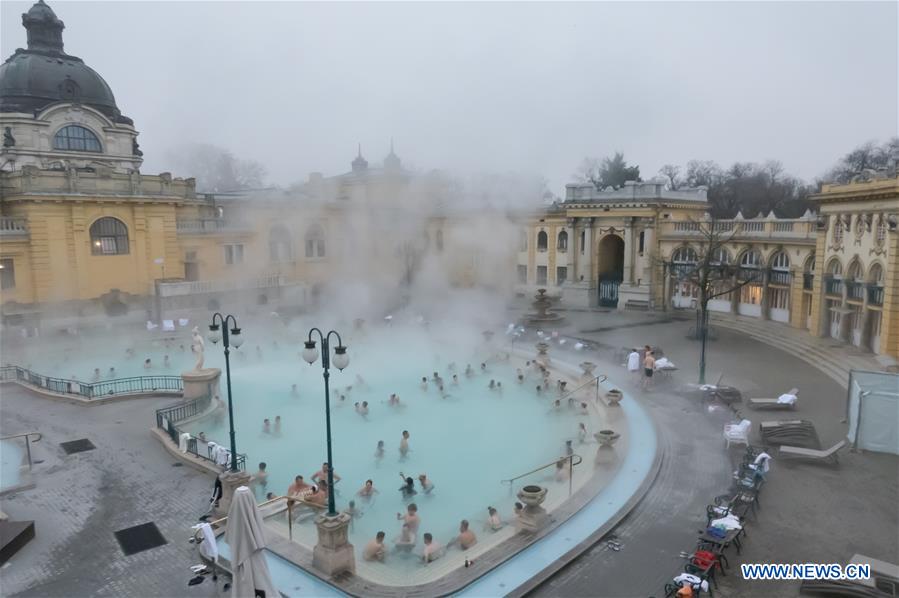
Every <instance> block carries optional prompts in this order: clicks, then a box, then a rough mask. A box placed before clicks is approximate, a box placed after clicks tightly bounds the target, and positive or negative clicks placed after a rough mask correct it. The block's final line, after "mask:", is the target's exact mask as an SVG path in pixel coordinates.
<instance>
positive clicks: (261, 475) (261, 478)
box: [252, 462, 268, 495]
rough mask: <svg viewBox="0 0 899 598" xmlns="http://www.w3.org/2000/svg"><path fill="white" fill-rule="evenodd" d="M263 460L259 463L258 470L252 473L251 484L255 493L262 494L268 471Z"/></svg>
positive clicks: (266, 483) (266, 484)
mask: <svg viewBox="0 0 899 598" xmlns="http://www.w3.org/2000/svg"><path fill="white" fill-rule="evenodd" d="M265 468H266V465H265V462H262V463H260V464H259V470H258V471H257V472H256V473H255V474H253V479H252V484H253V488H254V489H255V490H256V494H259V495H264V494H265V488H266V486H268V472H267V471H265Z"/></svg>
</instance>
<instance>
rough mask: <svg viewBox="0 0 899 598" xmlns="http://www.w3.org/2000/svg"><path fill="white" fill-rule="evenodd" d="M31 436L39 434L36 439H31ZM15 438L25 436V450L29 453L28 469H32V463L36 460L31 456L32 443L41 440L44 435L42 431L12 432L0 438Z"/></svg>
mask: <svg viewBox="0 0 899 598" xmlns="http://www.w3.org/2000/svg"><path fill="white" fill-rule="evenodd" d="M29 436H37V438H35V439H34V440H32V439H30V438H29ZM13 438H25V452H26V453H27V455H28V471H31V467H32V465H34V462H33V460H32V458H31V443H32V442H40V441H41V438H43V436H42V435H41V433H40V432H25V433H24V434H10V435H9V436H2V437H0V440H12V439H13Z"/></svg>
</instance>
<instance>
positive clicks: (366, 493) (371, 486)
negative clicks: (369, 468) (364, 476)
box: [356, 480, 378, 498]
mask: <svg viewBox="0 0 899 598" xmlns="http://www.w3.org/2000/svg"><path fill="white" fill-rule="evenodd" d="M375 494H378V490H377V488H375V483H374V482H373V481H371V480H365V485H364V486H362V488H360V489H359V492H357V493H356V495H357V496H361V497H362V498H371V497H373V496H374V495H375Z"/></svg>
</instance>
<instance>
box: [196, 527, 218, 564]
mask: <svg viewBox="0 0 899 598" xmlns="http://www.w3.org/2000/svg"><path fill="white" fill-rule="evenodd" d="M194 529H199V530H200V531H202V532H203V541H202V542H201V543H200V554H202V555H203V556H204V557H206V558H207V559H209V560H210V561H212V562H213V563H215V562H216V561H217V560H218V556H219V546H218V543H216V541H215V533H213V531H212V526H210V525H209V524H208V523H201V524H200V525H195V526H194Z"/></svg>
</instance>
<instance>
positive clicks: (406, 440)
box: [400, 430, 409, 459]
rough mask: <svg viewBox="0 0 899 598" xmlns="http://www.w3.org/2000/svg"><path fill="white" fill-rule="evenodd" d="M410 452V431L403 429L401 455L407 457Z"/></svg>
mask: <svg viewBox="0 0 899 598" xmlns="http://www.w3.org/2000/svg"><path fill="white" fill-rule="evenodd" d="M408 453H409V431H408V430H403V437H402V439H401V440H400V457H402V458H403V459H405V458H406V455H407V454H408Z"/></svg>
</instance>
